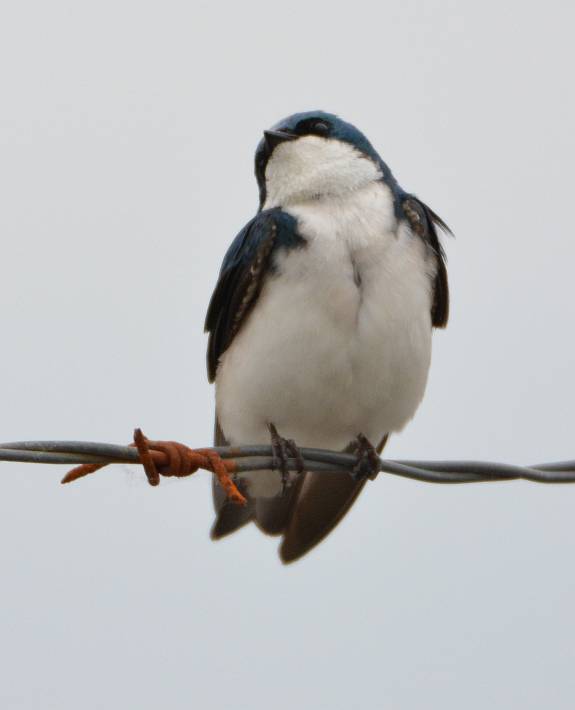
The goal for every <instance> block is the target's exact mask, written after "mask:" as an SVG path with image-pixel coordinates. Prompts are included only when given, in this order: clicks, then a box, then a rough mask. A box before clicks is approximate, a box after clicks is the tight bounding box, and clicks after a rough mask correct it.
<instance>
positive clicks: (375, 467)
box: [351, 434, 381, 481]
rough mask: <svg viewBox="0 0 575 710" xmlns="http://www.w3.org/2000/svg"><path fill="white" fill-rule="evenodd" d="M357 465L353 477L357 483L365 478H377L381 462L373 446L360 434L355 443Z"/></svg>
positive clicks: (352, 473)
mask: <svg viewBox="0 0 575 710" xmlns="http://www.w3.org/2000/svg"><path fill="white" fill-rule="evenodd" d="M354 453H355V455H356V463H355V465H354V467H353V470H352V472H351V476H352V477H353V478H354V479H355V480H356V481H361V480H362V479H364V478H372V479H373V478H375V477H376V476H377V474H378V473H379V471H380V466H381V461H380V459H379V454H378V453H377V451H376V449H375V447H374V446H373V444H372V443H371V442H370V441H369V439H368V438H367V437H366V436H364V435H363V434H358V435H357V438H356V440H355V442H354Z"/></svg>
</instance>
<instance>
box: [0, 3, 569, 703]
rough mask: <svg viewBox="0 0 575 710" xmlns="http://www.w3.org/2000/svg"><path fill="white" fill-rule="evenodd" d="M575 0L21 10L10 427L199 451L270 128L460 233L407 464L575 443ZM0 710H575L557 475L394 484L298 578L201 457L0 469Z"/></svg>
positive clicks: (511, 455) (5, 426) (10, 33)
mask: <svg viewBox="0 0 575 710" xmlns="http://www.w3.org/2000/svg"><path fill="white" fill-rule="evenodd" d="M574 20H575V11H574V10H573V7H572V6H571V5H569V4H568V3H565V2H546V3H533V2H532V3H520V2H507V3H470V2H449V1H446V0H442V2H427V3H423V2H421V3H418V2H402V3H397V2H395V3H375V2H374V3H362V2H354V3H352V4H348V5H347V6H343V5H339V6H338V5H337V4H336V3H324V2H320V3H313V4H312V3H303V2H290V3H288V4H286V3H282V4H277V5H273V4H270V3H263V2H254V3H250V2H246V3H236V4H235V5H234V6H233V7H231V6H229V5H224V4H220V5H216V4H209V3H194V2H191V3H190V2H185V3H184V2H172V1H170V0H167V1H165V2H162V3H159V2H157V3H153V2H128V1H127V0H115V1H114V2H99V3H75V2H62V1H60V0H52V2H50V3H46V2H38V1H36V2H34V1H21V2H18V3H16V2H7V3H5V4H4V6H3V8H2V10H1V11H0V67H2V68H1V69H0V72H1V84H0V86H1V97H2V98H1V101H2V110H1V112H0V128H1V130H0V191H1V194H2V196H3V199H2V209H1V210H0V233H1V234H2V250H3V251H2V260H1V262H0V301H1V314H2V316H1V322H2V354H1V362H2V371H3V373H4V376H3V377H2V379H1V392H2V397H1V402H2V406H1V407H0V440H14V439H32V438H70V439H91V440H101V441H111V442H118V443H123V442H127V441H128V440H129V439H130V436H131V430H132V428H133V427H134V426H137V425H139V426H141V427H142V428H143V429H144V431H145V432H146V433H148V434H149V435H150V436H153V437H154V438H173V439H179V440H182V441H186V442H189V443H191V444H192V445H205V444H206V443H208V442H209V441H210V438H211V432H212V419H213V392H212V389H211V387H210V386H209V385H208V384H207V381H206V374H205V364H204V351H205V338H204V335H203V334H202V325H203V316H204V311H205V308H206V305H207V302H208V299H209V296H210V293H211V288H212V286H213V284H214V280H215V278H216V274H217V270H218V268H219V264H220V261H221V258H222V256H223V253H224V251H225V249H226V247H227V245H228V243H229V241H230V240H231V239H232V238H233V236H234V235H235V234H236V233H237V231H238V230H239V229H240V228H241V226H242V225H243V224H244V223H245V222H246V221H247V220H248V219H249V218H250V217H251V216H252V215H253V213H254V211H255V209H256V206H257V190H256V185H255V180H254V178H253V176H252V156H253V151H254V148H255V145H256V143H257V141H258V140H259V137H260V134H261V130H262V129H263V128H264V127H266V126H268V125H270V124H272V123H273V122H275V121H276V120H277V119H279V118H281V117H282V116H284V115H286V114H289V113H292V112H294V111H297V110H305V109H309V108H323V109H326V110H329V111H333V112H336V113H339V114H340V115H341V116H342V117H344V118H345V119H347V120H349V121H352V122H354V123H356V124H357V125H358V126H359V127H360V128H361V129H362V130H363V131H364V132H365V133H366V134H367V135H368V137H369V138H370V139H371V141H372V142H373V143H374V145H375V146H376V147H377V149H378V150H379V151H380V152H381V154H382V156H383V157H384V159H385V160H386V161H387V162H388V164H389V165H390V167H391V168H392V170H393V171H394V172H395V174H396V176H397V178H398V180H399V181H400V183H401V184H402V185H403V186H404V187H405V188H406V189H409V190H411V191H413V192H415V193H416V194H417V195H419V196H420V197H422V198H423V199H424V200H425V201H426V202H428V203H429V204H430V205H431V206H432V207H433V208H434V209H435V210H436V211H437V212H439V214H440V215H441V216H442V217H443V218H444V219H445V220H446V221H447V222H448V223H449V224H450V225H451V226H452V228H453V230H454V231H455V233H456V235H457V238H456V239H455V240H449V242H448V243H447V245H446V247H447V252H448V255H449V272H450V279H451V288H452V294H453V305H452V319H451V324H450V326H449V328H448V330H447V331H446V332H445V333H439V334H436V336H435V341H434V357H433V364H432V371H431V378H430V383H429V387H428V391H427V395H426V398H425V401H424V403H423V405H422V407H421V409H420V411H419V412H418V414H417V416H416V418H415V420H414V421H413V423H412V424H410V425H409V426H408V427H407V429H406V430H405V431H404V433H403V434H402V435H401V436H397V437H394V438H392V440H391V442H390V445H389V448H388V453H389V455H390V456H393V457H413V458H415V457H427V458H447V457H449V458H463V457H464V458H485V459H493V460H503V461H508V462H517V463H530V462H532V463H534V462H537V461H545V460H558V459H564V458H573V457H574V456H575V443H574V441H575V439H574V437H573V426H574V425H573V422H574V419H573V401H574V382H575V377H574V374H573V362H574V359H575V339H574V335H573V322H574V306H573V300H574V299H573V262H574V259H575V240H574V238H573V237H574V228H573V217H572V212H573V210H572V190H573V177H572V170H573V165H574V164H575V139H574V132H573V126H574V124H575V115H574V114H575V110H574V109H575V101H574V96H573V79H572V68H573V65H574V62H575V49H574V46H573V42H572V28H573V22H574ZM0 468H1V473H0V475H1V477H2V487H1V491H2V492H1V495H0V539H2V543H1V544H0V569H1V570H2V583H1V586H0V669H1V671H0V706H1V707H2V708H6V710H24V709H26V710H32V709H33V710H37V709H38V708H42V710H45V709H48V708H50V709H52V708H54V709H56V708H57V709H58V710H68V709H70V710H71V709H76V708H82V709H83V710H92V709H96V708H103V707H106V708H138V709H139V710H147V709H148V708H150V709H152V708H157V707H164V708H170V709H174V710H179V709H180V708H189V707H197V708H202V709H204V708H205V709H206V710H212V709H214V710H216V709H217V710H220V709H223V708H229V707H235V708H255V709H256V710H259V709H260V708H262V709H263V708H265V709H266V710H267V709H268V708H270V707H273V708H275V709H277V710H283V709H284V708H292V707H299V708H306V709H307V708H329V709H330V710H338V709H340V708H342V709H343V708H350V707H361V708H365V709H367V710H371V709H372V708H374V709H375V708H378V709H380V708H385V709H387V708H390V709H394V710H396V709H398V708H399V709H402V710H403V709H404V708H405V709H407V710H411V709H412V708H417V707H433V708H435V707H441V708H443V709H444V710H451V709H453V710H456V709H459V708H462V707H465V708H466V710H476V709H477V710H479V709H483V708H485V707H490V708H519V707H521V708H522V709H524V708H540V707H542V706H546V707H553V708H554V709H555V710H557V709H559V710H562V709H563V708H571V707H572V706H573V692H574V690H575V680H574V677H573V671H572V659H573V643H574V642H573V638H574V635H573V624H574V612H573V593H574V584H575V572H574V570H573V564H572V541H573V537H574V536H575V515H574V512H575V487H567V486H565V487H559V486H557V487H544V486H537V485H535V484H528V483H519V482H514V483H507V484H503V483H501V484H491V485H487V484H485V485H478V486H462V487H453V488H450V487H442V486H436V487H433V486H430V485H424V484H419V483H415V482H412V481H405V480H395V479H392V478H391V477H390V478H388V479H384V478H383V477H381V478H380V479H379V480H377V481H376V482H375V483H373V484H371V485H369V487H368V490H366V492H365V493H364V495H363V496H362V497H361V499H360V500H359V501H358V503H357V504H356V506H355V507H354V509H353V512H352V513H351V514H350V515H349V516H348V518H347V519H346V520H345V522H344V523H343V524H342V525H341V526H340V527H339V528H338V530H337V532H335V533H334V534H332V535H331V536H330V538H329V539H328V541H326V542H325V543H324V544H323V545H321V546H320V547H319V548H318V549H317V550H316V551H314V552H313V553H311V554H310V555H309V556H308V557H306V558H305V559H304V560H303V561H301V562H300V563H298V564H296V565H294V566H292V567H289V568H283V567H282V566H281V565H280V563H279V561H278V559H277V556H276V552H275V548H276V541H275V540H272V539H270V538H265V537H263V536H262V535H261V534H259V533H258V532H257V531H256V530H255V529H246V530H244V531H243V532H242V533H240V534H237V535H235V536H233V537H232V538H230V539H228V540H226V541H222V542H220V543H218V544H214V543H211V542H210V541H209V539H208V530H209V526H210V524H211V520H212V516H213V513H212V507H211V500H210V490H209V488H210V486H209V479H208V476H207V474H205V475H202V474H199V475H198V476H197V477H195V478H193V479H188V480H184V481H164V482H162V485H161V486H160V487H159V489H151V488H149V487H148V486H147V485H146V484H145V483H144V478H143V474H142V473H141V472H140V471H139V470H138V469H137V468H134V469H128V468H125V469H123V470H122V468H121V467H116V468H114V469H110V470H107V471H105V472H102V473H100V474H99V475H96V476H94V477H93V479H91V480H86V481H84V482H82V483H78V484H76V485H75V486H70V487H68V488H65V489H64V488H61V487H60V486H59V485H58V480H59V477H60V476H61V475H62V473H63V471H64V470H65V469H62V468H61V467H57V468H47V467H33V466H25V465H23V464H19V465H11V464H0Z"/></svg>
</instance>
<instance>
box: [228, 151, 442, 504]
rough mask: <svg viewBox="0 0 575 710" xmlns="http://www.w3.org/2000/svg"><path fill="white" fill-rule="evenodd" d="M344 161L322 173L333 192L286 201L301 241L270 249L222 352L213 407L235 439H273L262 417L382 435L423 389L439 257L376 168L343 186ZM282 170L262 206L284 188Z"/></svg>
mask: <svg viewBox="0 0 575 710" xmlns="http://www.w3.org/2000/svg"><path fill="white" fill-rule="evenodd" d="M295 142H296V143H298V142H299V141H295ZM324 142H325V141H324ZM287 145H289V144H287ZM281 147H282V146H280V148H281ZM276 150H277V149H276ZM274 154H275V153H274ZM362 161H363V163H365V164H369V163H371V161H369V160H367V159H365V158H363V159H362ZM354 170H355V168H354ZM354 170H350V171H348V172H347V175H348V176H350V175H353V179H352V180H351V183H353V184H356V183H355V182H354V180H355V178H356V177H357V173H355V172H354ZM341 172H342V171H341V164H340V165H339V173H338V174H339V176H340V179H339V180H338V179H335V178H334V179H333V180H331V181H329V180H328V181H325V176H324V183H323V184H329V185H330V190H333V189H335V188H334V186H335V185H338V186H339V187H338V190H339V191H338V193H337V195H334V194H332V193H331V192H330V193H329V194H323V195H322V196H321V197H320V198H318V199H312V200H310V199H301V200H300V201H296V200H294V199H293V198H292V199H289V200H287V202H288V205H286V202H285V201H283V202H282V205H283V208H284V209H285V211H286V212H288V213H289V214H291V215H293V216H294V217H295V218H296V219H297V221H298V225H299V231H300V233H301V235H302V236H303V237H304V238H305V239H306V241H307V244H306V245H305V246H304V247H302V248H299V249H293V250H281V249H280V250H279V252H277V256H276V259H275V264H276V270H275V273H274V274H272V275H269V276H268V277H267V279H266V280H265V282H264V285H263V288H262V292H261V294H260V297H259V299H258V301H257V303H256V305H255V307H254V309H253V311H252V312H251V314H250V315H249V317H248V319H247V321H246V323H245V324H244V325H243V327H242V328H241V329H240V331H239V333H238V334H237V335H236V337H235V339H234V341H233V342H232V344H231V345H230V347H229V348H228V350H227V351H226V352H225V353H224V354H223V356H222V358H221V360H220V364H219V367H218V372H217V378H216V408H217V414H218V418H219V422H220V425H221V427H222V429H223V432H224V434H225V435H226V437H227V439H228V441H229V442H230V443H231V444H240V443H267V442H269V432H268V428H267V425H268V423H269V422H273V423H274V424H275V425H276V427H277V428H278V430H279V432H280V434H281V435H282V436H285V437H289V438H293V439H295V441H296V442H297V443H298V444H299V445H300V446H317V447H322V448H329V449H336V450H337V449H343V448H344V447H345V446H347V445H348V444H349V443H350V442H351V441H352V440H353V439H354V438H355V437H356V436H357V434H359V433H360V432H361V433H363V434H365V435H366V436H367V437H368V438H369V439H370V441H372V442H374V443H378V442H379V440H380V439H381V437H382V436H383V435H384V434H386V433H388V432H393V431H399V430H400V429H402V428H403V426H405V424H406V423H407V422H408V421H409V420H410V419H411V417H412V416H413V415H414V413H415V411H416V409H417V407H418V405H419V403H420V401H421V399H422V397H423V394H424V391H425V385H426V381H427V373H428V369H429V363H430V357H431V315H430V310H431V298H432V278H433V275H434V273H435V269H436V262H435V258H434V257H433V255H432V254H430V253H429V252H428V250H427V249H426V246H425V244H424V243H423V242H422V241H421V240H420V239H419V238H417V237H416V236H415V235H413V234H412V233H411V231H410V230H409V229H408V228H407V226H406V225H405V224H404V223H403V222H402V223H400V224H398V222H397V220H396V218H395V215H394V209H393V200H392V195H391V191H390V189H389V188H388V187H387V186H386V185H385V184H384V183H382V182H381V181H377V182H376V181H374V177H373V175H374V174H373V172H372V179H371V180H364V182H363V184H361V185H359V186H355V187H353V188H349V185H350V184H351V183H350V182H349V181H348V182H347V185H348V189H347V190H345V189H343V187H344V185H345V184H346V183H345V180H342V179H341ZM278 173H279V170H278V171H274V172H273V177H272V180H271V184H272V185H274V186H275V188H274V191H272V192H271V193H270V205H272V204H274V201H275V200H276V199H278V195H279V194H280V193H281V192H282V191H283V193H284V194H285V193H286V191H287V187H286V185H284V186H283V187H281V186H280V183H281V180H279V179H278ZM364 177H365V174H364ZM311 182H313V180H312V181H311ZM311 182H310V181H309V180H308V182H307V184H308V185H310V184H311ZM304 183H305V180H304V179H303V178H302V179H301V180H300V183H299V185H297V186H296V187H295V190H296V192H297V194H299V195H302V193H303V192H305V187H304ZM314 194H317V193H314ZM278 490H279V478H278V477H277V476H261V475H257V474H255V475H254V477H253V482H252V484H251V493H252V495H264V496H271V495H275V494H276V493H277V492H278Z"/></svg>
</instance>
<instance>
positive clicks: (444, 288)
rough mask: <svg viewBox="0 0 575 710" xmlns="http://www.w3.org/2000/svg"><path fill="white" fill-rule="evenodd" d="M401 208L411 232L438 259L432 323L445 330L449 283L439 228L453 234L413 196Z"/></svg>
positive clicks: (408, 197)
mask: <svg viewBox="0 0 575 710" xmlns="http://www.w3.org/2000/svg"><path fill="white" fill-rule="evenodd" d="M401 207H402V209H403V214H404V215H405V218H406V219H407V221H408V223H409V226H410V227H411V230H412V231H413V232H414V233H415V234H417V236H418V237H420V238H421V239H422V240H423V241H424V242H425V243H426V244H427V246H428V247H429V248H430V249H431V250H432V251H433V252H434V253H435V256H436V258H437V273H436V275H435V281H434V284H433V302H432V305H431V322H432V323H433V325H434V327H435V328H445V326H446V325H447V321H448V319H449V283H448V280H447V268H446V266H445V252H444V251H443V247H442V246H441V242H440V241H439V236H438V234H437V227H439V229H442V230H443V231H444V232H446V233H448V234H451V230H450V229H449V227H448V226H447V225H446V224H445V222H444V221H443V220H442V219H441V217H439V216H438V215H436V214H435V212H434V211H433V210H432V209H431V208H430V207H428V206H427V205H426V204H425V203H424V202H422V201H421V200H419V199H418V198H417V197H414V196H413V195H406V196H405V198H404V199H403V200H402V202H401Z"/></svg>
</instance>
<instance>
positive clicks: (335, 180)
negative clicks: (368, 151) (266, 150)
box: [264, 135, 382, 209]
mask: <svg viewBox="0 0 575 710" xmlns="http://www.w3.org/2000/svg"><path fill="white" fill-rule="evenodd" d="M381 177H382V174H381V170H380V168H379V166H378V165H377V164H376V163H375V162H374V161H373V160H372V159H371V158H368V157H367V156H365V155H364V154H362V153H360V151H358V150H356V149H355V148H354V147H353V146H352V145H350V144H349V143H345V142H343V141H339V140H335V139H333V138H321V137H320V136H312V135H309V136H303V137H301V138H297V139H296V140H292V141H285V142H284V143H281V144H280V145H278V146H277V147H276V148H275V149H274V151H273V153H272V155H271V157H270V159H269V161H268V164H267V166H266V172H265V179H266V195H267V198H266V202H265V205H264V209H268V208H271V207H278V206H284V207H285V206H287V205H290V204H295V203H298V202H305V201H307V200H313V199H316V198H318V197H322V196H324V195H330V196H337V195H344V194H346V193H349V192H352V191H354V190H358V189H360V188H362V187H365V186H366V185H368V184H369V183H370V182H375V181H377V180H379V179H381Z"/></svg>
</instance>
